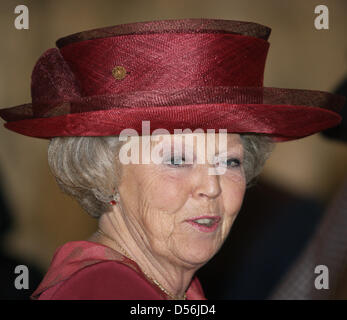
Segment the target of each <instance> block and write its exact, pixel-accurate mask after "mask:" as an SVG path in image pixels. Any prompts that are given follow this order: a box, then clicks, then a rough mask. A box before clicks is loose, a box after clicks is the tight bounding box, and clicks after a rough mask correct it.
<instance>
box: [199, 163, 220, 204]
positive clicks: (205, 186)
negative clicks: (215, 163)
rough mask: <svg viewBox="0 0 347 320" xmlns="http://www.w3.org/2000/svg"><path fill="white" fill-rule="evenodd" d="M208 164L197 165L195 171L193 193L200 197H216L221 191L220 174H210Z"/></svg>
mask: <svg viewBox="0 0 347 320" xmlns="http://www.w3.org/2000/svg"><path fill="white" fill-rule="evenodd" d="M209 168H210V166H208V165H197V167H196V168H195V172H194V179H193V180H194V191H193V194H194V196H195V197H198V198H206V199H214V198H216V197H218V196H219V194H220V193H221V191H222V190H221V186H220V176H219V175H211V174H209Z"/></svg>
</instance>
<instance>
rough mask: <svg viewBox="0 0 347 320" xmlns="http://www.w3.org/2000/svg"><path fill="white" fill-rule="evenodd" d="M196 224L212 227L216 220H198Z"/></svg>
mask: <svg viewBox="0 0 347 320" xmlns="http://www.w3.org/2000/svg"><path fill="white" fill-rule="evenodd" d="M194 222H196V223H199V224H203V225H208V226H211V225H213V223H214V219H197V220H194Z"/></svg>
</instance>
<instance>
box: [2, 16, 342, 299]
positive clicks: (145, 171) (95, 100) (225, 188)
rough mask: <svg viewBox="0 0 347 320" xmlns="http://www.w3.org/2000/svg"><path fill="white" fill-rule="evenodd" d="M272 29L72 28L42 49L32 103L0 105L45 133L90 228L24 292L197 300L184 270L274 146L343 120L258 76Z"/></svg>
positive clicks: (216, 23) (194, 22)
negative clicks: (94, 222)
mask: <svg viewBox="0 0 347 320" xmlns="http://www.w3.org/2000/svg"><path fill="white" fill-rule="evenodd" d="M269 34H270V29H269V28H267V27H265V26H261V25H259V24H256V23H249V22H238V21H225V20H211V19H186V20H170V21H155V22H147V23H134V24H127V25H121V26H114V27H108V28H102V29H96V30H90V31H85V32H80V33H77V34H73V35H70V36H68V37H65V38H62V39H59V40H58V41H57V46H58V48H59V49H49V50H47V51H46V52H45V53H44V54H43V55H42V56H41V57H40V59H39V61H38V62H37V64H36V66H35V68H34V71H33V75H32V100H33V101H32V103H31V104H26V105H22V106H18V107H13V108H8V109H3V110H1V116H2V117H3V118H4V119H5V120H6V121H7V123H6V124H5V126H6V127H7V128H8V129H10V130H13V131H15V132H18V133H21V134H25V135H28V136H33V137H38V138H49V139H51V141H50V144H49V148H48V160H49V165H50V167H51V169H52V172H53V174H54V176H55V177H56V180H57V182H58V184H59V186H60V188H61V189H62V190H63V191H64V192H65V193H67V194H69V195H71V196H73V197H74V198H75V199H76V200H77V201H78V202H79V203H80V204H81V206H82V207H83V208H84V209H85V210H86V211H87V212H88V213H89V214H90V215H91V216H93V217H95V218H98V219H99V225H98V230H97V231H96V232H95V233H94V234H93V235H91V237H90V238H89V239H88V240H87V241H73V242H68V243H66V244H64V245H63V246H62V247H60V248H59V249H58V250H57V251H56V253H55V255H54V257H53V260H52V263H51V266H50V268H49V270H48V272H47V274H46V276H45V278H44V279H43V281H42V283H41V284H40V286H39V287H38V288H37V290H36V291H35V292H34V294H33V296H32V298H34V299H186V298H187V299H204V298H205V297H204V293H203V290H202V288H201V285H200V283H199V281H198V279H197V278H196V277H195V276H194V274H195V273H196V271H197V270H198V269H199V268H200V267H201V266H203V265H204V264H206V263H207V262H208V261H209V260H210V259H211V258H212V257H213V256H214V255H215V254H216V252H217V251H218V250H219V249H220V248H221V246H222V244H223V242H224V240H225V239H226V237H227V236H228V233H229V231H230V229H231V226H232V224H233V222H234V220H235V218H236V217H237V214H238V212H239V210H240V208H241V205H242V201H243V197H244V194H245V190H246V187H247V185H250V182H251V181H253V179H254V178H255V177H256V176H257V175H258V174H259V173H260V171H261V168H262V166H263V165H264V163H265V161H266V159H267V158H268V156H269V154H270V152H271V150H272V148H273V143H274V142H278V141H287V140H293V139H298V138H301V137H305V136H308V135H310V134H313V133H316V132H318V131H320V130H323V129H325V128H328V127H332V126H334V125H336V124H337V123H339V121H340V117H339V115H338V114H337V112H336V110H337V109H338V108H339V107H340V106H341V105H342V104H343V101H342V99H340V97H337V96H334V95H331V94H329V93H324V92H315V91H307V90H293V89H278V88H264V87H263V73H264V66H265V59H266V54H267V50H268V46H269V44H268V42H267V38H268V36H269ZM147 121H148V122H147ZM145 122H146V123H145ZM144 123H145V124H147V123H149V124H150V127H146V128H145V130H144ZM185 129H189V130H188V132H187V131H186V130H185ZM211 129H215V130H216V132H214V131H211ZM124 130H125V131H126V130H128V131H127V133H126V134H124V132H125V131H124ZM182 130H183V131H182ZM223 130H224V131H223ZM148 155H149V156H148Z"/></svg>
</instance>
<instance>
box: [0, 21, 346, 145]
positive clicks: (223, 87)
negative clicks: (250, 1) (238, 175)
mask: <svg viewBox="0 0 347 320" xmlns="http://www.w3.org/2000/svg"><path fill="white" fill-rule="evenodd" d="M270 31H271V29H270V28H268V27H265V26H262V25H259V24H257V23H251V22H240V21H228V20H213V19H184V20H165V21H154V22H141V23H131V24H125V25H119V26H112V27H106V28H101V29H94V30H89V31H84V32H79V33H75V34H72V35H70V36H67V37H64V38H61V39H59V40H57V42H56V45H57V47H58V48H52V49H48V50H47V51H46V52H45V53H43V55H42V56H41V57H40V58H39V60H38V62H37V63H36V65H35V67H34V70H33V73H32V78H31V80H32V82H31V95H32V103H29V104H24V105H20V106H16V107H12V108H7V109H2V110H0V116H1V117H2V118H3V119H4V120H6V121H7V123H5V127H6V128H8V129H10V130H13V131H15V132H18V133H21V134H24V135H27V136H32V137H38V138H51V137H56V136H110V135H119V134H120V132H121V131H122V130H123V129H125V128H132V129H135V130H137V132H138V133H139V134H140V133H141V130H142V121H143V120H149V121H150V131H151V132H152V131H153V130H155V129H158V128H164V129H167V130H168V131H170V133H174V129H186V128H190V129H191V130H193V131H194V130H195V129H197V128H201V129H204V130H206V129H216V130H218V129H227V130H228V132H235V133H243V132H244V133H246V132H255V133H264V134H269V135H271V136H272V137H273V139H274V140H275V141H286V140H293V139H298V138H302V137H305V136H308V135H311V134H313V133H316V132H318V131H321V130H324V129H326V128H329V127H333V126H335V125H337V124H338V123H339V122H340V121H341V117H340V116H339V114H338V111H339V110H340V109H341V108H342V106H343V104H344V99H343V98H342V97H340V96H337V95H333V94H330V93H327V92H322V91H312V90H295V89H280V88H266V87H263V76H264V67H265V60H266V56H267V51H268V48H269V42H268V41H267V39H268V37H269V35H270Z"/></svg>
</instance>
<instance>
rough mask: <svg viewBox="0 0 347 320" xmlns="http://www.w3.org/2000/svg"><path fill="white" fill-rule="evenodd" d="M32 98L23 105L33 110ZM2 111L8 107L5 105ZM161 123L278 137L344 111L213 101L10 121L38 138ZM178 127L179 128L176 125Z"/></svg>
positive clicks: (297, 134) (317, 127) (336, 118)
mask: <svg viewBox="0 0 347 320" xmlns="http://www.w3.org/2000/svg"><path fill="white" fill-rule="evenodd" d="M30 106H31V105H30V104H26V105H22V106H18V107H16V108H17V112H19V111H20V109H21V108H22V109H26V110H28V109H29V108H30ZM1 111H3V110H1ZM26 112H28V111H26ZM146 120H147V121H150V134H152V133H153V131H154V130H156V129H166V130H167V131H168V132H169V133H171V134H173V133H175V129H176V130H177V129H182V130H184V129H190V130H192V131H193V132H194V130H196V129H203V130H207V129H215V130H216V133H217V132H218V129H226V130H227V132H229V133H261V134H266V135H269V136H271V137H272V139H273V140H274V141H276V142H281V141H289V140H294V139H299V138H303V137H306V136H309V135H312V134H314V133H317V132H319V131H322V130H324V129H327V128H330V127H333V126H336V125H337V124H338V123H339V122H340V121H341V116H340V115H339V114H338V113H336V112H334V111H331V110H327V109H324V108H319V107H314V106H298V105H267V104H228V103H219V104H217V103H213V104H200V105H185V106H170V107H168V106H155V107H136V108H113V109H107V110H98V111H89V112H81V113H70V114H66V115H60V116H53V117H49V118H32V119H24V120H19V121H10V122H7V123H5V127H6V128H7V129H9V130H12V131H14V132H17V133H20V134H23V135H26V136H30V137H36V138H45V139H50V138H53V137H57V136H59V137H66V136H114V135H119V134H120V133H121V132H122V130H124V129H129V128H131V129H134V130H136V131H137V133H138V135H142V121H146ZM176 132H177V131H176Z"/></svg>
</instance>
